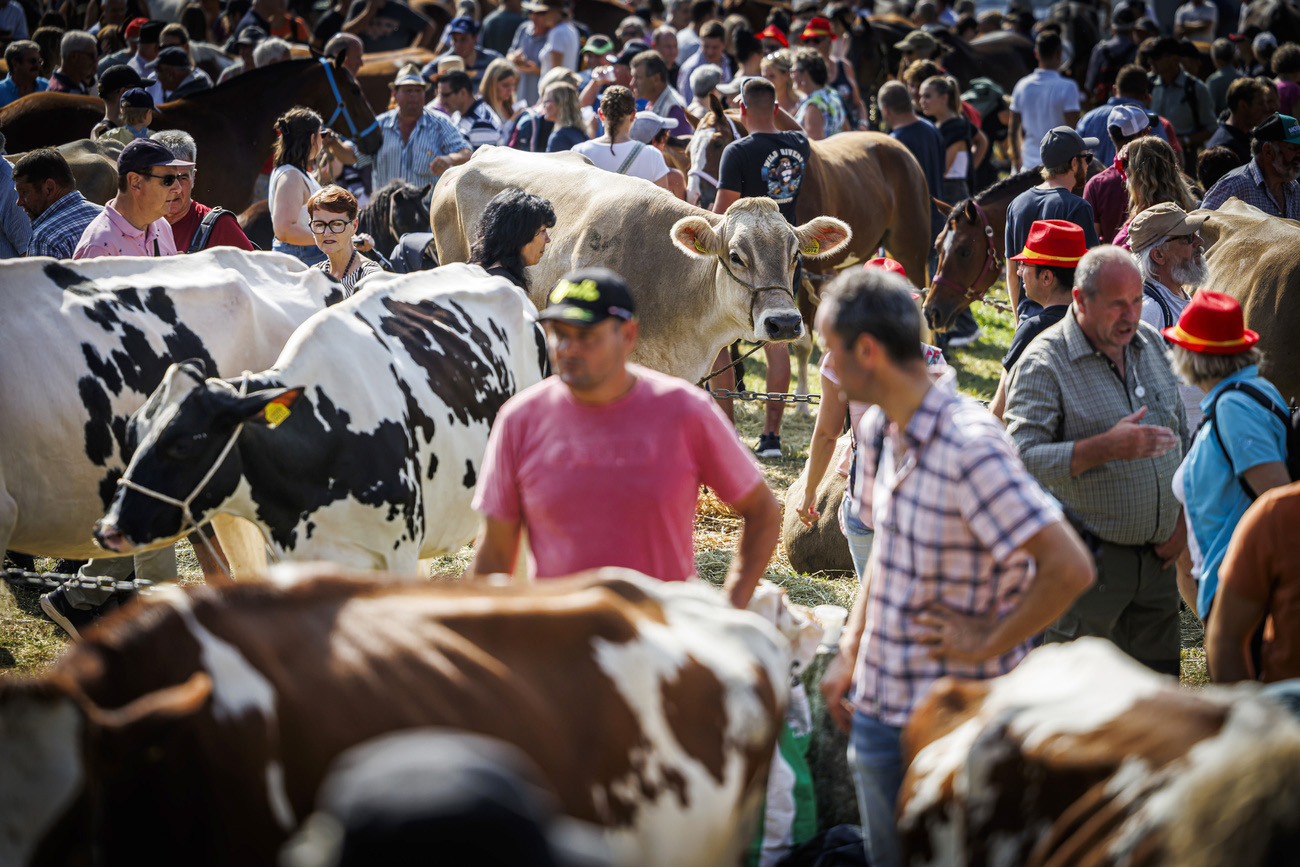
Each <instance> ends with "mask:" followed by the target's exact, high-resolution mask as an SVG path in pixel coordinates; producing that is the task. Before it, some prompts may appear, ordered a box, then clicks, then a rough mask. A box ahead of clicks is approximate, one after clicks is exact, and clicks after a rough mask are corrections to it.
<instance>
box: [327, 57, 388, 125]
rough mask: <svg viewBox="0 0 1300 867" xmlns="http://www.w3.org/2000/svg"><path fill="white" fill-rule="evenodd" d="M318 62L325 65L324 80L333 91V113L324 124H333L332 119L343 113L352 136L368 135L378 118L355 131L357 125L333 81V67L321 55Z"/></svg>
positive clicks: (376, 123) (377, 122) (336, 118)
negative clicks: (359, 130)
mask: <svg viewBox="0 0 1300 867" xmlns="http://www.w3.org/2000/svg"><path fill="white" fill-rule="evenodd" d="M320 62H321V65H322V66H324V67H325V80H326V81H328V82H329V83H330V90H332V91H334V113H333V114H331V115H330V119H329V120H327V121H325V125H326V126H333V125H334V121H336V120H338V116H339V115H340V114H341V115H343V120H344V121H345V122H346V123H347V125H348V129H349V130H351V131H352V138H354V139H359V138H363V137H364V136H367V135H369V134H370V133H371V132H372V131H373V130H375V129H376V128H377V127H378V126H379V118H375V119H374V120H373V121H372V122H371V124H370V126H368V127H366V128H365V129H363V130H361V132H357V125H356V123H355V122H354V121H353V120H352V113H351V112H349V111H348V107H347V106H346V105H344V104H343V94H341V93H339V86H338V83H337V82H336V81H334V67H332V66H330V62H329V59H328V58H325V57H322V58H320Z"/></svg>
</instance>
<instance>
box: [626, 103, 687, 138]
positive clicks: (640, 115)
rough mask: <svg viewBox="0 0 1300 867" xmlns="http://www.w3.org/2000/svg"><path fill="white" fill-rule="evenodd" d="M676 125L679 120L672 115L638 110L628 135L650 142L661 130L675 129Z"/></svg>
mask: <svg viewBox="0 0 1300 867" xmlns="http://www.w3.org/2000/svg"><path fill="white" fill-rule="evenodd" d="M676 126H677V121H675V120H673V119H672V118H670V117H664V116H663V115H658V114H655V113H654V112H653V111H638V112H637V113H636V120H634V121H632V129H631V130H630V131H629V132H628V135H629V136H631V137H632V138H634V139H636V140H637V141H639V142H643V143H645V144H650V142H652V141H654V137H655V136H657V135H659V132H660V131H661V130H665V129H674V128H676Z"/></svg>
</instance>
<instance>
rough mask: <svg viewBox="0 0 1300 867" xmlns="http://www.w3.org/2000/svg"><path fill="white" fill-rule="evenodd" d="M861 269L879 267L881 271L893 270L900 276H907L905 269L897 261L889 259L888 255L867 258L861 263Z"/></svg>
mask: <svg viewBox="0 0 1300 867" xmlns="http://www.w3.org/2000/svg"><path fill="white" fill-rule="evenodd" d="M862 268H863V270H866V269H867V268H879V269H880V270H882V271H893V272H894V273H895V274H898V275H899V276H901V277H906V276H907V271H905V270H903V266H902V265H900V264H899V263H898V262H896V261H894V260H893V259H890V258H889V257H888V256H877V257H876V258H875V259H868V260H867V261H866V262H864V263H863V265H862Z"/></svg>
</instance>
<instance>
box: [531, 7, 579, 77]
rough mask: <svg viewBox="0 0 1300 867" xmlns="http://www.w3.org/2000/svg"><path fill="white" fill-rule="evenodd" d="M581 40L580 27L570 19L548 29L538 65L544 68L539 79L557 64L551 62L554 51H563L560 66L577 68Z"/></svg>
mask: <svg viewBox="0 0 1300 867" xmlns="http://www.w3.org/2000/svg"><path fill="white" fill-rule="evenodd" d="M581 42H582V37H580V36H579V35H578V28H576V27H574V26H573V24H572V23H571V22H569V21H561V22H560V23H559V24H556V25H555V26H554V27H552V28H551V29H550V30H548V31H547V32H546V41H545V42H543V43H542V52H541V54H540V55H539V58H540V59H539V60H538V66H540V67H541V68H542V71H541V74H540V75H539V79H540V77H541V75H545V74H546V73H548V72H550V71H551V70H552V69H553V68H554V67H555V64H553V63H551V62H550V58H551V52H552V51H559V52H562V57H561V60H560V63H559V65H560V66H563V67H565V68H566V69H577V68H578V49H579V47H581Z"/></svg>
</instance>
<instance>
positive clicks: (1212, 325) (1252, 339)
mask: <svg viewBox="0 0 1300 867" xmlns="http://www.w3.org/2000/svg"><path fill="white" fill-rule="evenodd" d="M1160 333H1161V334H1163V335H1164V336H1165V337H1166V338H1167V339H1168V340H1169V342H1170V343H1176V344H1178V345H1179V346H1181V347H1182V348H1183V349H1188V350H1191V351H1192V352H1204V353H1205V354H1206V355H1232V354H1234V353H1237V352H1245V351H1246V350H1247V349H1250V348H1251V347H1252V346H1254V345H1255V344H1256V343H1257V342H1259V334H1258V333H1256V332H1254V331H1251V330H1250V329H1249V328H1247V327H1246V320H1245V318H1244V317H1243V316H1242V313H1241V305H1240V304H1239V303H1237V299H1236V298H1233V297H1232V296H1231V295H1224V294H1223V293H1222V292H1210V291H1208V290H1201V291H1199V292H1197V293H1196V294H1195V295H1194V296H1192V303H1191V304H1188V305H1187V306H1186V307H1184V308H1183V314H1182V315H1181V316H1179V317H1178V324H1177V325H1171V326H1170V327H1169V328H1166V329H1164V330H1162V331H1161V332H1160Z"/></svg>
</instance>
